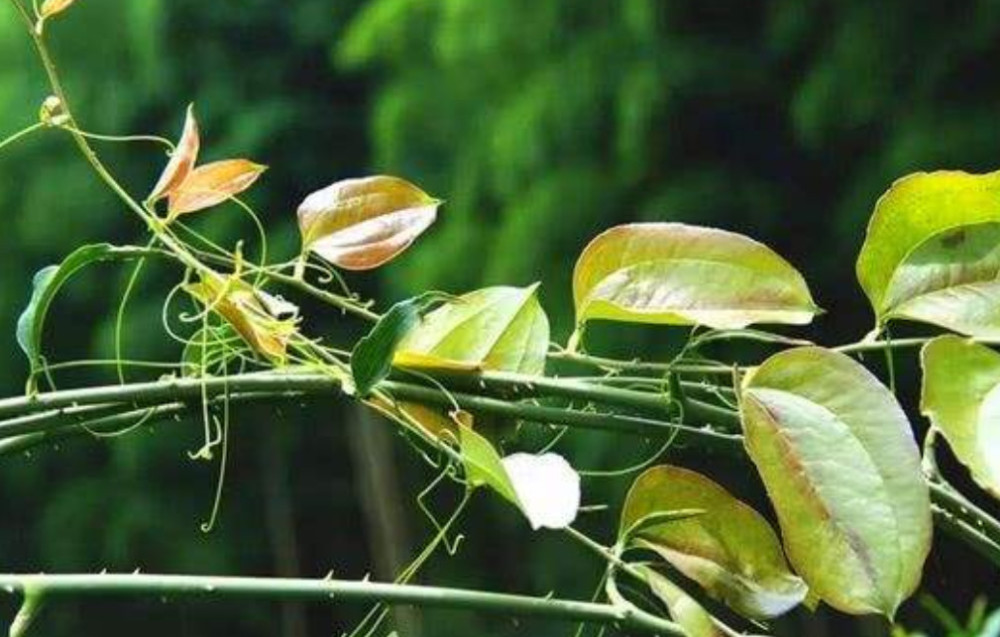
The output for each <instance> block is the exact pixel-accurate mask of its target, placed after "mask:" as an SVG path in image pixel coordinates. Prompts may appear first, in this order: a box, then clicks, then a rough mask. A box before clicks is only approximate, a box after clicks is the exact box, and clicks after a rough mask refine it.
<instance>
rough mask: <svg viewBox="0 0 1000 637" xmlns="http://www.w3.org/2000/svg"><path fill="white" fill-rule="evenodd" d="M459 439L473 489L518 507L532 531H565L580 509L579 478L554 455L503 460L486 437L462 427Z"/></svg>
mask: <svg viewBox="0 0 1000 637" xmlns="http://www.w3.org/2000/svg"><path fill="white" fill-rule="evenodd" d="M458 438H459V443H460V447H461V451H462V461H463V463H464V464H465V473H466V479H467V480H468V481H469V484H470V486H472V487H478V486H489V487H490V488H491V489H493V490H494V491H496V492H497V493H499V494H500V495H501V496H503V498H504V499H506V500H507V501H509V502H511V503H512V504H514V505H515V506H517V507H518V508H519V509H520V510H521V512H522V513H524V516H525V517H526V518H527V519H528V523H529V524H531V528H532V529H534V530H538V529H540V528H549V529H562V528H565V527H567V526H569V525H570V524H572V523H573V520H574V519H576V514H577V511H578V510H579V508H580V476H579V474H577V473H576V471H574V470H573V468H572V467H571V466H570V465H569V463H568V462H566V460H565V459H564V458H563V457H562V456H560V455H558V454H554V453H545V454H541V455H535V454H527V453H515V454H511V455H509V456H507V457H505V458H501V457H500V455H499V454H498V453H497V451H496V449H495V448H494V447H493V445H492V444H491V443H490V441H489V440H487V439H486V438H485V437H483V436H481V435H479V434H478V433H476V432H475V431H473V430H472V428H471V427H469V426H467V425H465V424H462V425H460V426H458Z"/></svg>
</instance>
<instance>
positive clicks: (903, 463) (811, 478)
mask: <svg viewBox="0 0 1000 637" xmlns="http://www.w3.org/2000/svg"><path fill="white" fill-rule="evenodd" d="M741 416H742V420H743V430H744V433H745V439H746V446H747V451H748V452H749V454H750V457H751V459H752V460H753V462H754V464H755V465H756V466H757V470H758V471H759V472H760V475H761V477H762V478H763V480H764V485H765V486H766V487H767V492H768V494H769V495H770V497H771V502H772V503H773V504H774V508H775V510H776V512H777V514H778V520H779V522H780V524H781V531H782V537H783V540H784V545H785V551H786V552H787V554H788V557H789V560H790V561H791V563H792V566H794V567H795V570H796V571H797V572H798V573H799V574H800V575H801V576H802V577H803V578H804V579H805V581H806V583H807V584H808V585H809V587H810V589H812V592H813V593H815V594H816V595H817V596H818V597H819V598H820V599H822V600H823V601H825V602H827V603H828V604H830V605H831V606H833V607H834V608H837V609H839V610H841V611H843V612H847V613H870V612H876V613H882V614H885V615H888V616H891V615H893V613H895V611H896V608H897V607H898V606H899V604H900V603H901V602H902V601H903V600H904V599H906V598H907V597H908V596H909V595H910V594H911V593H912V592H913V591H914V590H915V589H916V587H917V585H918V584H919V582H920V578H921V571H922V570H923V565H924V560H925V559H926V557H927V553H928V551H929V550H930V541H931V515H930V500H929V496H928V489H927V483H926V482H925V481H924V477H923V474H922V473H921V469H920V456H919V453H918V451H917V445H916V442H915V441H914V439H913V434H912V432H911V431H910V425H909V423H908V422H907V420H906V415H905V414H904V413H903V410H902V409H901V408H900V407H899V403H897V402H896V399H895V397H894V396H893V395H892V393H890V392H889V390H888V389H886V388H885V387H884V386H883V385H882V384H881V383H879V381H878V379H876V378H875V377H874V376H873V375H872V374H871V373H870V372H868V371H867V370H866V369H865V368H864V367H862V366H861V365H860V364H858V363H856V362H855V361H853V360H852V359H850V358H849V357H847V356H845V355H843V354H840V353H837V352H833V351H830V350H826V349H822V348H819V347H800V348H796V349H791V350H786V351H784V352H781V353H779V354H776V355H774V356H772V357H771V358H769V359H767V361H765V362H764V363H763V364H762V365H761V366H760V367H759V368H757V369H756V370H754V371H752V372H751V373H750V374H748V376H747V377H746V378H745V380H744V383H743V390H742V395H741Z"/></svg>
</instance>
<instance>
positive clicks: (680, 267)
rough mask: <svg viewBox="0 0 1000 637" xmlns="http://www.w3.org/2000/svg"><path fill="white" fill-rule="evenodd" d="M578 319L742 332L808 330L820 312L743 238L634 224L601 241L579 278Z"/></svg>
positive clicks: (779, 264) (796, 280)
mask: <svg viewBox="0 0 1000 637" xmlns="http://www.w3.org/2000/svg"><path fill="white" fill-rule="evenodd" d="M573 298H574V301H575V304H576V320H577V323H578V324H582V323H584V322H586V321H588V320H592V319H608V320H614V321H626V322H633V323H663V324H670V325H706V326H708V327H714V328H717V329H740V328H744V327H746V326H748V325H751V324H754V323H791V324H805V323H809V322H810V321H812V318H813V316H815V315H816V314H817V313H818V312H819V311H820V310H819V308H817V307H816V305H815V303H813V300H812V297H811V296H810V294H809V288H808V287H807V286H806V283H805V281H804V280H803V278H802V275H800V274H799V273H798V271H796V270H795V268H793V267H792V266H791V265H789V264H788V262H787V261H785V260H784V259H782V258H781V257H780V256H778V255H777V254H775V253H774V252H773V251H772V250H771V249H770V248H768V247H767V246H765V245H763V244H761V243H758V242H756V241H754V240H753V239H750V238H748V237H745V236H743V235H739V234H735V233H732V232H726V231H723V230H716V229H714V228H702V227H698V226H689V225H685V224H681V223H635V224H628V225H623V226H617V227H615V228H612V229H610V230H607V231H606V232H604V233H602V234H600V235H598V236H597V237H596V238H595V239H594V240H593V241H591V242H590V244H589V245H588V246H587V247H586V248H585V249H584V251H583V253H582V254H581V255H580V258H579V260H578V261H577V263H576V269H575V270H574V272H573Z"/></svg>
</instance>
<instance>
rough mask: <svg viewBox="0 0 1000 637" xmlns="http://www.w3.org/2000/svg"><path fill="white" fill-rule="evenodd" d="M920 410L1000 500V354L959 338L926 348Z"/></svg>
mask: <svg viewBox="0 0 1000 637" xmlns="http://www.w3.org/2000/svg"><path fill="white" fill-rule="evenodd" d="M920 358H921V363H922V365H923V369H924V382H923V389H922V392H921V398H920V410H921V412H922V413H923V414H924V415H925V416H927V417H928V418H930V420H931V423H932V424H933V425H934V427H935V428H936V429H937V430H938V431H940V432H941V434H942V435H943V436H944V438H945V440H947V441H948V444H949V445H950V446H951V448H952V451H954V452H955V456H956V457H957V458H958V459H959V460H960V461H961V462H962V463H963V464H965V466H966V467H968V468H969V470H970V471H971V472H972V477H973V478H974V479H975V480H976V482H978V483H979V484H980V485H981V486H982V487H983V488H984V489H986V490H987V491H989V492H990V493H992V494H993V495H994V496H995V497H998V498H1000V354H998V353H997V352H995V351H993V350H992V349H990V348H989V347H986V346H985V345H979V344H977V343H974V342H972V341H969V340H966V339H962V338H959V337H957V336H941V337H939V338H936V339H934V340H933V341H931V342H930V343H928V344H927V345H925V346H924V349H923V351H922V352H921V356H920Z"/></svg>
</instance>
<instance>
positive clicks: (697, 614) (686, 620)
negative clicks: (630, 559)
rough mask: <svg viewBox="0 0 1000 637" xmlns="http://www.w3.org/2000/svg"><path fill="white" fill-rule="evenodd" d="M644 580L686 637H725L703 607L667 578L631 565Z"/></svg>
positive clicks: (647, 568) (642, 567) (639, 565)
mask: <svg viewBox="0 0 1000 637" xmlns="http://www.w3.org/2000/svg"><path fill="white" fill-rule="evenodd" d="M633 568H635V569H636V570H637V571H638V572H639V573H641V574H642V576H643V578H644V579H645V580H646V586H648V587H649V590H650V591H652V593H653V594H654V595H656V596H657V597H658V598H659V599H660V601H662V602H663V605H664V606H666V607H667V611H668V612H669V613H670V617H671V618H673V620H674V621H675V622H677V624H678V625H679V626H680V627H681V629H682V630H683V631H684V634H685V635H686V636H687V637H725V636H726V635H727V633H726V632H724V631H723V630H722V628H721V627H720V626H719V625H718V624H717V623H716V621H715V619H714V618H713V617H712V615H711V614H709V612H708V611H707V610H705V607H704V606H702V605H701V604H699V603H698V602H697V601H696V600H695V599H694V598H693V597H691V596H690V595H688V594H687V593H685V592H684V589H682V588H681V587H680V586H677V585H676V584H674V583H673V582H671V581H670V580H669V579H667V578H666V577H664V576H663V575H662V574H661V573H659V572H658V571H655V570H653V569H652V568H650V567H648V566H645V565H642V564H637V565H633Z"/></svg>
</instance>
